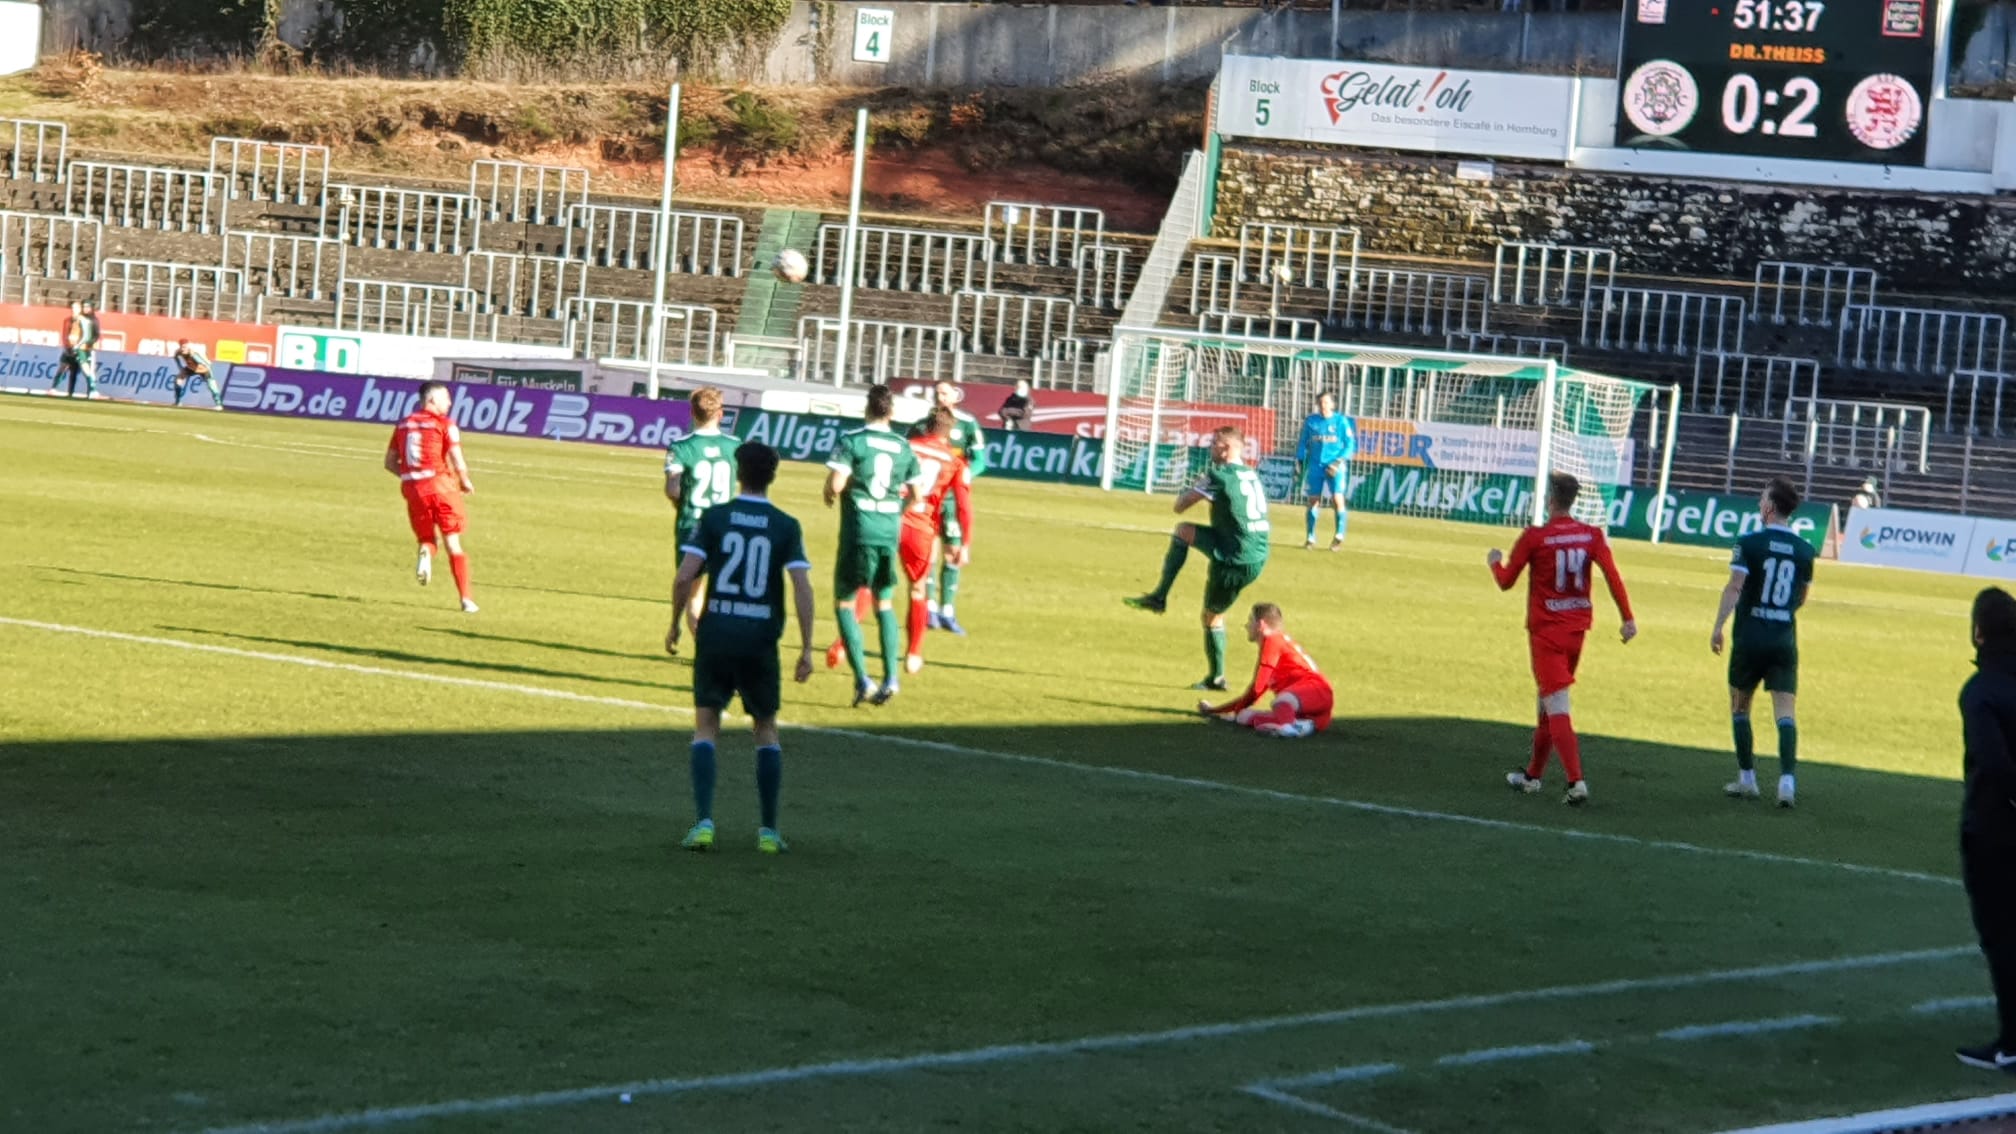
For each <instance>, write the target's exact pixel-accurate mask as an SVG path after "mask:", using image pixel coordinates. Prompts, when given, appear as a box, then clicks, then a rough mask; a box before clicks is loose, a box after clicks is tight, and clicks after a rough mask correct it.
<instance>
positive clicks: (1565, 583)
mask: <svg viewBox="0 0 2016 1134" xmlns="http://www.w3.org/2000/svg"><path fill="white" fill-rule="evenodd" d="M1571 584H1572V585H1571ZM1588 589H1589V550H1588V549H1587V548H1582V547H1564V548H1562V549H1561V550H1559V551H1557V552H1555V553H1554V590H1555V591H1556V593H1559V594H1564V595H1575V594H1581V593H1582V592H1583V591H1586V590H1588Z"/></svg>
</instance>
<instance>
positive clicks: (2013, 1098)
mask: <svg viewBox="0 0 2016 1134" xmlns="http://www.w3.org/2000/svg"><path fill="white" fill-rule="evenodd" d="M2011 1115H2016V1094H2006V1095H1989V1096H1986V1097H1984V1098H1973V1099H1955V1100H1953V1101H1951V1102H1937V1103H1925V1104H1923V1105H1921V1106H1906V1107H1898V1108H1897V1109H1895V1110H1872V1111H1869V1112H1868V1113H1866V1114H1848V1115H1841V1116H1839V1117H1835V1118H1815V1119H1810V1120H1808V1121H1805V1122H1781V1123H1779V1124H1777V1125H1775V1126H1751V1127H1746V1128H1744V1129H1742V1130H1730V1131H1725V1132H1724V1134H1890V1132H1891V1131H1895V1130H1917V1129H1921V1128H1926V1127H1935V1126H1946V1125H1950V1124H1952V1123H1956V1122H1977V1121H1980V1120H1982V1119H1988V1118H2008V1117H2010V1116H2011Z"/></svg>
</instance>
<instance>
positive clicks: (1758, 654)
mask: <svg viewBox="0 0 2016 1134" xmlns="http://www.w3.org/2000/svg"><path fill="white" fill-rule="evenodd" d="M1760 683H1761V684H1762V685H1763V686H1764V688H1766V689H1768V690H1770V691H1771V692H1773V693H1797V692H1799V643H1798V641H1797V640H1796V639H1794V638H1792V637H1790V636H1787V637H1784V638H1779V639H1766V640H1764V641H1762V642H1745V641H1743V640H1742V639H1740V638H1739V639H1737V640H1736V642H1735V644H1734V645H1733V646H1731V647H1730V650H1729V688H1731V689H1740V690H1742V691H1743V692H1745V693H1751V692H1755V691H1756V689H1757V686H1758V685H1759V684H1760Z"/></svg>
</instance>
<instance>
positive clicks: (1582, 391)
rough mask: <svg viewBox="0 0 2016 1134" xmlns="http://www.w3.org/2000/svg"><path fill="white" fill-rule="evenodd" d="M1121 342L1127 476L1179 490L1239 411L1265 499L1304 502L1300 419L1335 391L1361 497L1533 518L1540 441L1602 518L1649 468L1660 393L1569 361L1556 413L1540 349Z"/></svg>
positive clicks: (1468, 513)
mask: <svg viewBox="0 0 2016 1134" xmlns="http://www.w3.org/2000/svg"><path fill="white" fill-rule="evenodd" d="M1116 350H1117V351H1118V354H1117V357H1116V359H1115V366H1114V370H1113V376H1114V381H1115V383H1116V385H1117V387H1118V395H1119V396H1118V399H1117V402H1118V413H1117V418H1116V421H1115V426H1116V428H1115V430H1114V435H1113V437H1112V438H1111V439H1110V441H1109V447H1110V451H1111V453H1112V456H1113V457H1114V459H1115V462H1116V463H1115V464H1114V465H1113V469H1114V484H1115V487H1127V488H1135V489H1148V490H1153V491H1169V490H1174V489H1176V488H1178V487H1180V486H1181V485H1183V484H1185V483H1187V482H1188V481H1189V480H1190V479H1191V478H1192V477H1193V476H1194V475H1195V471H1196V469H1197V468H1198V467H1200V466H1201V464H1202V463H1203V461H1204V460H1205V459H1206V457H1205V454H1204V452H1203V450H1202V449H1201V446H1202V445H1203V444H1204V443H1205V436H1206V435H1207V434H1208V433H1209V432H1210V430H1211V429H1213V428H1216V427H1217V426H1219V425H1222V424H1226V423H1228V422H1231V423H1236V424H1240V425H1242V426H1243V427H1244V429H1245V431H1246V433H1247V435H1248V436H1249V437H1250V438H1253V439H1254V440H1255V441H1256V442H1257V448H1258V450H1259V452H1260V453H1261V454H1263V455H1262V456H1260V457H1259V458H1258V464H1259V465H1260V467H1261V470H1262V472H1263V474H1264V475H1265V476H1266V479H1267V485H1268V494H1269V496H1270V497H1272V498H1273V499H1276V500H1286V499H1298V500H1299V499H1301V498H1302V496H1303V492H1304V486H1303V484H1302V480H1301V475H1300V472H1301V470H1299V469H1298V468H1297V467H1296V465H1295V455H1296V452H1295V450H1296V444H1297V441H1298V440H1299V437H1300V431H1301V426H1302V422H1303V419H1304V418H1305V417H1306V416H1307V415H1309V414H1310V413H1313V412H1315V409H1316V399H1317V395H1318V394H1319V393H1323V392H1329V393H1331V394H1333V395H1334V396H1335V397H1336V398H1337V403H1338V410H1339V411H1340V412H1342V413H1344V414H1346V415H1349V416H1350V417H1352V418H1353V419H1354V421H1355V423H1356V426H1357V433H1358V456H1357V459H1355V460H1354V461H1352V462H1351V464H1350V469H1349V472H1350V475H1349V478H1348V485H1349V495H1350V498H1351V503H1352V506H1353V507H1358V508H1364V509H1367V510H1371V511H1379V512H1392V513H1397V514H1401V515H1415V516H1433V517H1444V518H1454V519H1465V520H1474V521H1479V522H1487V523H1504V524H1524V523H1527V522H1528V521H1529V520H1530V519H1531V518H1532V515H1533V496H1532V493H1533V489H1534V484H1535V481H1536V478H1537V474H1538V473H1539V471H1540V469H1541V465H1542V461H1543V447H1544V450H1545V464H1546V467H1547V469H1548V470H1549V471H1555V472H1566V473H1571V474H1573V475H1574V476H1576V477H1577V478H1578V479H1579V480H1581V481H1582V482H1583V484H1584V485H1585V489H1584V492H1583V494H1582V497H1581V499H1580V500H1579V501H1578V503H1577V506H1576V512H1577V514H1578V515H1580V516H1582V517H1583V518H1584V519H1587V520H1590V521H1592V522H1598V523H1600V522H1602V518H1603V513H1604V510H1605V508H1606V506H1607V505H1608V503H1609V501H1610V500H1611V498H1612V497H1613V496H1614V489H1615V488H1616V487H1617V486H1619V485H1628V484H1630V483H1632V480H1633V475H1634V473H1635V472H1637V471H1639V470H1636V469H1634V467H1633V466H1634V464H1635V463H1636V460H1637V457H1638V454H1637V452H1636V446H1635V445H1634V444H1633V442H1632V440H1631V432H1632V426H1633V424H1634V423H1635V422H1636V421H1637V418H1638V414H1639V413H1640V412H1641V411H1642V410H1643V408H1644V406H1645V405H1646V403H1647V399H1648V395H1650V394H1652V393H1653V392H1654V390H1655V388H1654V387H1652V386H1650V385H1646V384H1644V383H1639V382H1631V381H1625V380H1622V379H1617V378H1609V377H1605V376H1603V375H1598V374H1590V373H1587V372H1582V371H1575V370H1569V369H1567V368H1560V367H1557V368H1555V370H1554V372H1553V373H1554V375H1555V377H1554V381H1553V383H1552V386H1551V390H1552V393H1551V410H1552V412H1551V414H1550V413H1549V412H1548V409H1549V399H1550V394H1549V383H1548V381H1547V379H1548V374H1549V368H1548V364H1547V363H1545V362H1543V361H1540V360H1532V359H1518V358H1503V357H1497V358H1489V357H1478V356H1465V355H1456V354H1446V353H1437V352H1429V351H1418V352H1417V351H1410V350H1407V349H1405V348H1395V347H1358V346H1346V345H1342V344H1339V345H1336V346H1328V345H1326V346H1313V345H1311V344H1308V343H1288V342H1282V341H1278V340H1265V339H1233V338H1224V337H1211V336H1202V335H1190V334H1187V333H1184V332H1152V333H1144V332H1124V331H1123V332H1122V333H1120V334H1119V335H1118V336H1116ZM1543 422H1546V423H1547V424H1548V425H1549V427H1548V428H1543ZM1151 437H1152V438H1155V439H1157V442H1158V443H1157V444H1155V445H1153V446H1151V445H1150V444H1149V439H1150V438H1151ZM1151 452H1152V453H1153V455H1154V457H1155V460H1153V461H1152V462H1151V461H1150V460H1149V459H1148V458H1149V455H1150V453H1151ZM1648 471H1649V470H1648Z"/></svg>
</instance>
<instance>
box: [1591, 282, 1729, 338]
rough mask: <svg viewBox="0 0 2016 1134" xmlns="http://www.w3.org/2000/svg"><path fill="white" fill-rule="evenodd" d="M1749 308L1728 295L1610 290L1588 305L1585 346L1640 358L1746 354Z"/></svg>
mask: <svg viewBox="0 0 2016 1134" xmlns="http://www.w3.org/2000/svg"><path fill="white" fill-rule="evenodd" d="M1743 322H1744V304H1743V301H1742V300H1741V299H1738V298H1736V297H1734V296H1728V295H1713V294H1709V293H1707V292H1699V291H1680V290H1674V289H1667V288H1653V287H1606V288H1599V289H1598V290H1596V291H1592V292H1590V293H1589V296H1588V298H1587V299H1586V300H1585V301H1584V302H1583V304H1582V338H1581V341H1582V345H1584V346H1594V347H1597V348H1599V349H1601V350H1632V351H1637V352H1639V353H1640V354H1682V355H1685V354H1700V353H1702V352H1704V351H1712V352H1716V353H1721V354H1733V353H1737V352H1740V351H1741V350H1742V349H1743Z"/></svg>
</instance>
